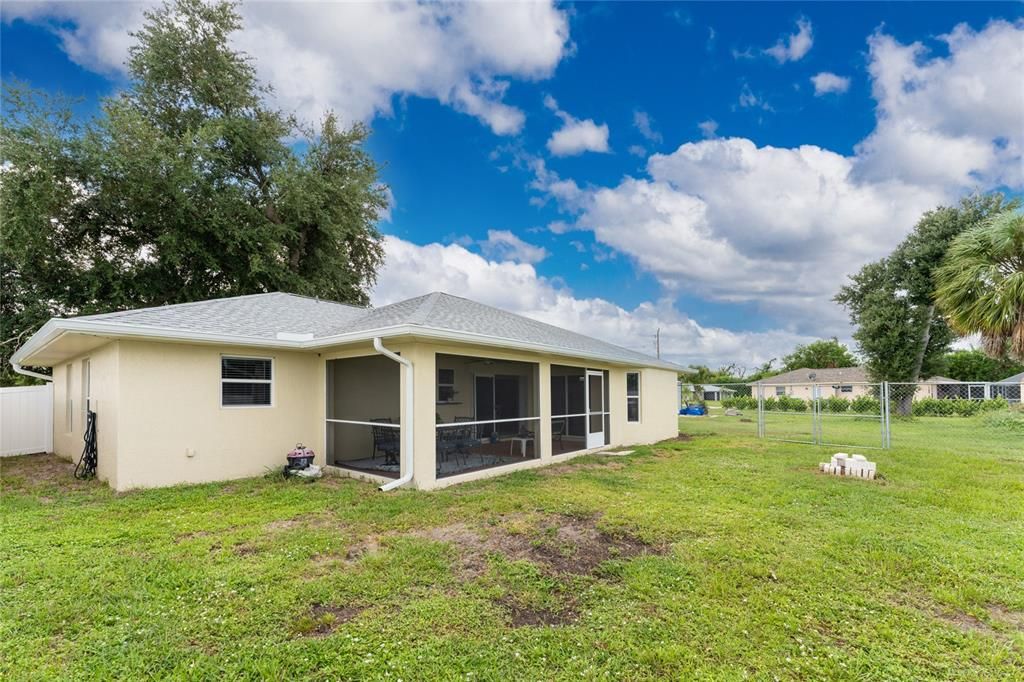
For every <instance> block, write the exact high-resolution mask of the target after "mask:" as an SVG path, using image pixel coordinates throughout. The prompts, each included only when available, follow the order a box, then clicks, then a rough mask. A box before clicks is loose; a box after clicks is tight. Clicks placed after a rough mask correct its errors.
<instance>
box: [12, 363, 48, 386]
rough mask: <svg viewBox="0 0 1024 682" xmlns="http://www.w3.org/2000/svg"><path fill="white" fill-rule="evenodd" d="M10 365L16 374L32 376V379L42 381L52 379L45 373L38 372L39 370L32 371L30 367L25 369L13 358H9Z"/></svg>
mask: <svg viewBox="0 0 1024 682" xmlns="http://www.w3.org/2000/svg"><path fill="white" fill-rule="evenodd" d="M11 367H13V368H14V371H15V372H17V373H18V374H24V375H25V376H27V377H32V378H33V379H42V380H43V381H53V377H51V376H47V375H45V374H40V373H39V372H33V371H32V370H30V369H25V368H24V367H22V366H21V365H19V364H18V363H16V362H15V361H13V360H11Z"/></svg>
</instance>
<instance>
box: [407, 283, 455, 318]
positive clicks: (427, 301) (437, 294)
mask: <svg viewBox="0 0 1024 682" xmlns="http://www.w3.org/2000/svg"><path fill="white" fill-rule="evenodd" d="M442 296H447V294H445V293H444V292H443V291H431V292H430V293H429V294H425V295H424V296H422V297H421V298H423V301H422V302H421V303H420V304H419V305H418V306H416V310H414V311H413V313H412V315H410V316H409V324H416V325H421V326H422V325H425V324H426V323H427V320H428V319H430V313H431V312H433V310H434V306H436V305H437V302H438V300H439V299H440V298H441V297H442ZM414 298H415V297H414ZM409 300H413V299H409Z"/></svg>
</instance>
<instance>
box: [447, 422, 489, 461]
mask: <svg viewBox="0 0 1024 682" xmlns="http://www.w3.org/2000/svg"><path fill="white" fill-rule="evenodd" d="M472 421H476V418H475V417H456V418H455V423H456V424H458V423H460V422H472ZM477 426H478V425H477V424H469V425H467V426H463V427H462V428H459V429H454V430H455V431H458V432H459V435H458V439H457V440H458V446H459V452H460V453H461V454H462V455H463V456H465V457H468V456H469V454H470V452H469V449H470V448H475V447H478V446H480V445H482V444H483V441H482V440H481V439H480V438H479V436H478V435H477Z"/></svg>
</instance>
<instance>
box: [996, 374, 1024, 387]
mask: <svg viewBox="0 0 1024 682" xmlns="http://www.w3.org/2000/svg"><path fill="white" fill-rule="evenodd" d="M999 383H1001V384H1024V372H1021V373H1020V374H1014V375H1013V376H1012V377H1006V378H1005V379H1001V380H1000V381H999Z"/></svg>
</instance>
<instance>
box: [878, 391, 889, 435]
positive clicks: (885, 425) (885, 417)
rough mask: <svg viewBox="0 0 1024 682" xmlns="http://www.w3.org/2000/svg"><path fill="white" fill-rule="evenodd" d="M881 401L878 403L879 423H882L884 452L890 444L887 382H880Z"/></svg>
mask: <svg viewBox="0 0 1024 682" xmlns="http://www.w3.org/2000/svg"><path fill="white" fill-rule="evenodd" d="M880 394H881V397H882V400H881V403H880V409H881V415H879V416H880V417H881V422H882V447H883V448H884V449H886V450H888V449H889V444H890V435H891V434H890V431H889V406H890V403H889V382H888V381H883V382H882V390H881V391H880Z"/></svg>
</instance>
